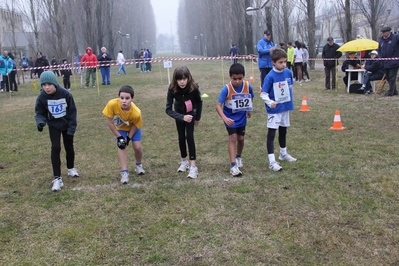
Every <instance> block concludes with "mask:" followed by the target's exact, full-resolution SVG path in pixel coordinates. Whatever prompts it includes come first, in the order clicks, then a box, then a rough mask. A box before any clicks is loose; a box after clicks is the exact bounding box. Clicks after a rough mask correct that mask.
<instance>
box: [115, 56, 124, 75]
mask: <svg viewBox="0 0 399 266" xmlns="http://www.w3.org/2000/svg"><path fill="white" fill-rule="evenodd" d="M116 61H118V64H119V69H118V71H117V72H116V74H117V75H119V74H120V73H121V71H123V73H125V75H126V70H125V57H124V56H123V53H122V50H121V51H119V53H118V57H117V58H116Z"/></svg>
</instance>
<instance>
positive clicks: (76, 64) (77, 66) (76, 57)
mask: <svg viewBox="0 0 399 266" xmlns="http://www.w3.org/2000/svg"><path fill="white" fill-rule="evenodd" d="M73 62H74V64H75V72H76V74H80V58H79V55H75V58H74V59H73Z"/></svg>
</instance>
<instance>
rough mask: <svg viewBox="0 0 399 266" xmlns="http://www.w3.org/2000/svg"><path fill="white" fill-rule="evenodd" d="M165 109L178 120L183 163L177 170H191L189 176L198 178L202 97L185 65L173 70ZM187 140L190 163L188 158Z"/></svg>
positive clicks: (177, 126)
mask: <svg viewBox="0 0 399 266" xmlns="http://www.w3.org/2000/svg"><path fill="white" fill-rule="evenodd" d="M172 106H173V107H174V108H172ZM173 109H174V110H173ZM165 111H166V113H167V114H168V115H169V116H170V117H172V118H174V119H175V121H176V128H177V135H178V139H179V149H180V156H181V163H180V167H179V169H177V172H186V171H187V170H189V174H188V176H187V177H189V178H197V177H198V168H197V167H196V165H195V160H196V151H195V141H194V125H195V126H198V124H199V121H200V120H201V113H202V99H201V93H200V91H199V88H198V85H197V84H196V83H195V82H194V79H193V77H192V76H191V73H190V70H188V68H187V67H185V66H182V67H178V68H176V69H175V71H174V72H173V78H172V82H171V84H170V86H169V88H168V94H167V99H166V110H165ZM186 141H187V145H188V152H189V155H190V157H189V158H190V163H189V162H188V160H187V146H186Z"/></svg>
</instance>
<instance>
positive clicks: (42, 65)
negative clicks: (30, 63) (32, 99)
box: [35, 52, 50, 78]
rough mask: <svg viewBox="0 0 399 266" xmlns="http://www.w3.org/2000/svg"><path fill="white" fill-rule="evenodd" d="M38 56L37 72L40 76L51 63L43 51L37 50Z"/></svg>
mask: <svg viewBox="0 0 399 266" xmlns="http://www.w3.org/2000/svg"><path fill="white" fill-rule="evenodd" d="M36 56H37V58H36V63H35V74H36V77H37V78H40V75H41V74H42V73H43V72H44V70H47V69H48V68H49V66H50V64H49V62H48V60H47V59H46V57H44V56H43V54H42V53H41V52H37V54H36Z"/></svg>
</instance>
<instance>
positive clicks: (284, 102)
mask: <svg viewBox="0 0 399 266" xmlns="http://www.w3.org/2000/svg"><path fill="white" fill-rule="evenodd" d="M272 62H273V70H272V71H270V72H269V74H268V75H267V76H266V78H265V81H264V82H263V86H262V92H261V94H260V97H261V98H262V100H263V101H264V102H265V106H266V111H267V128H268V133H267V142H266V147H267V153H268V158H269V168H270V169H271V170H273V171H281V170H283V168H282V167H281V166H280V165H279V164H278V163H277V162H276V159H275V156H274V144H273V142H274V138H275V136H276V130H277V129H278V134H279V137H278V142H279V144H280V156H279V157H278V158H279V160H280V161H289V162H295V161H296V158H294V157H292V156H291V155H289V154H288V153H287V145H286V135H287V127H289V126H290V113H289V111H291V110H294V99H293V96H292V84H294V80H293V79H292V74H291V71H290V70H289V69H288V68H286V64H287V53H286V52H285V51H284V50H282V49H275V50H274V51H273V53H272Z"/></svg>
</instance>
